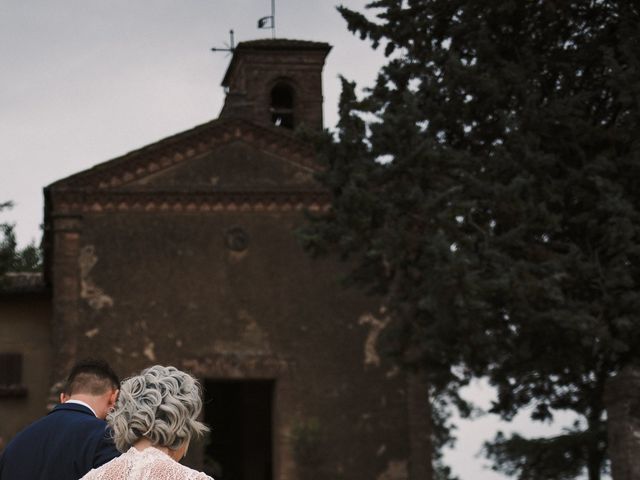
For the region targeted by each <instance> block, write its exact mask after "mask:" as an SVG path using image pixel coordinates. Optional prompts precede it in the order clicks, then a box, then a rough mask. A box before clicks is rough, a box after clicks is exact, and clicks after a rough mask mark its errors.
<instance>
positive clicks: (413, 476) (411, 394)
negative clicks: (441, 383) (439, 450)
mask: <svg viewBox="0 0 640 480" xmlns="http://www.w3.org/2000/svg"><path fill="white" fill-rule="evenodd" d="M408 375H409V379H408V382H409V385H408V387H409V388H408V408H409V428H410V432H411V435H410V439H409V440H410V449H411V457H410V460H409V480H434V479H433V442H432V439H431V436H432V431H433V417H432V412H431V408H432V407H431V400H430V398H429V384H428V382H427V379H426V375H425V374H424V372H423V371H422V370H417V371H415V372H409V374H408Z"/></svg>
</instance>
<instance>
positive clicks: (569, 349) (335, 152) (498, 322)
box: [303, 0, 640, 480]
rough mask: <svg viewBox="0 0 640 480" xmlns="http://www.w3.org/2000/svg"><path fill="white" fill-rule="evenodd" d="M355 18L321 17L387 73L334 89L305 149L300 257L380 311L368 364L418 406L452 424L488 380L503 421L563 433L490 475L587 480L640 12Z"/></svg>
mask: <svg viewBox="0 0 640 480" xmlns="http://www.w3.org/2000/svg"><path fill="white" fill-rule="evenodd" d="M366 8H367V9H368V10H369V11H371V12H373V19H371V18H369V17H368V16H366V15H365V14H363V13H361V12H356V11H353V10H349V9H347V8H344V7H339V11H340V13H341V14H342V15H343V17H344V18H345V19H346V21H347V24H348V28H349V29H350V30H351V31H352V32H354V33H357V34H359V35H360V36H361V37H362V38H363V39H368V40H369V41H371V42H372V44H373V46H374V47H375V48H378V47H380V48H384V52H385V55H386V56H387V62H386V64H385V65H384V66H383V67H382V69H381V70H380V72H379V74H378V77H377V79H376V82H375V84H374V85H373V87H371V88H370V89H369V90H367V91H366V92H365V94H364V95H363V97H362V98H360V99H358V98H357V97H356V94H355V92H356V89H355V85H353V84H352V83H349V82H348V81H346V80H344V81H343V97H342V101H341V106H340V122H339V124H338V126H337V131H336V132H335V135H334V136H333V137H327V138H326V139H325V140H326V141H325V143H324V146H323V147H322V148H321V150H320V158H321V159H323V160H324V162H325V165H326V171H325V173H324V174H323V175H322V176H321V178H320V179H321V181H322V182H323V183H324V184H325V185H326V186H327V188H328V189H329V191H330V192H331V194H332V200H333V203H332V209H331V211H330V212H329V213H328V214H326V215H323V216H319V217H314V218H312V219H311V221H310V222H309V225H308V226H307V227H306V229H305V230H304V231H303V240H304V242H305V246H306V247H307V248H308V249H309V251H311V252H313V253H321V252H338V253H339V254H340V255H341V256H342V257H344V258H346V259H348V260H349V261H350V262H351V263H350V265H351V266H352V270H351V275H350V277H349V279H350V280H351V281H352V282H353V283H355V284H358V285H360V286H362V287H365V288H366V289H367V290H368V291H369V292H370V293H373V294H376V295H379V296H380V297H381V298H382V299H383V300H382V301H383V302H384V304H385V306H386V308H387V309H388V311H389V314H390V318H391V319H392V321H391V322H390V323H389V325H388V327H387V328H386V330H385V331H384V332H383V335H381V338H380V344H379V347H380V349H381V350H382V351H383V352H385V353H386V354H387V355H389V356H390V357H392V358H395V359H396V360H397V361H398V362H399V363H400V364H402V365H403V366H405V367H406V368H409V369H415V368H419V369H422V370H424V371H425V372H426V373H427V375H428V378H429V382H430V385H431V389H432V392H433V395H432V397H433V398H432V400H437V399H438V398H444V397H446V398H449V399H450V400H453V401H454V402H456V403H457V404H459V405H461V406H463V407H464V404H463V403H462V402H460V401H459V399H458V397H457V393H456V392H457V389H458V388H459V387H460V386H461V385H463V384H464V383H465V382H466V381H467V380H468V378H469V377H470V376H474V375H475V376H487V377H488V378H489V380H490V382H491V383H492V384H493V385H494V386H495V387H496V389H497V399H496V401H495V403H494V405H493V407H492V411H493V412H494V413H496V414H499V415H501V416H502V417H503V418H505V419H510V418H511V417H512V416H513V415H515V414H516V413H517V412H518V411H520V410H521V409H522V408H524V407H531V406H532V407H533V415H532V416H533V418H534V419H536V420H541V421H544V420H549V419H551V418H552V417H553V412H554V411H558V410H569V411H573V412H575V413H576V414H577V415H578V416H579V422H577V423H576V425H574V426H573V427H572V428H571V429H569V430H568V431H567V432H564V433H563V434H562V435H560V436H558V437H556V438H553V439H525V438H522V437H519V436H514V437H512V438H505V437H504V436H498V437H497V438H496V439H494V441H493V442H492V443H489V444H488V445H487V447H486V449H485V450H486V452H487V454H488V455H489V457H490V458H493V459H494V460H495V462H496V463H495V468H496V469H498V470H502V471H504V472H506V473H509V474H512V475H516V476H518V477H519V478H521V479H523V480H524V479H530V478H576V477H577V476H578V475H579V474H580V472H581V471H583V470H586V471H587V473H588V477H589V479H590V480H597V479H599V478H600V476H601V474H602V472H603V471H604V470H605V466H606V406H605V405H604V400H603V392H604V385H605V383H606V382H607V380H608V379H609V378H610V377H611V376H613V375H616V373H617V372H618V371H619V370H620V368H622V366H624V365H626V364H628V363H632V362H637V361H638V360H639V359H638V356H639V355H640V352H639V351H638V350H637V348H636V346H637V345H638V341H639V340H640V317H639V314H638V312H640V309H639V308H638V307H640V294H639V293H638V284H639V280H640V247H639V245H640V188H639V187H638V185H640V158H639V152H640V144H639V140H638V132H639V131H640V108H639V107H640V28H638V25H640V7H639V6H638V4H637V3H636V2H634V1H631V0H624V1H623V0H620V1H614V0H592V1H572V2H558V1H552V0H539V1H532V2H523V1H516V0H512V1H501V2H495V1H493V0H405V1H402V0H378V1H374V2H372V3H370V4H368V5H367V6H366ZM436 404H437V401H436ZM569 459H570V461H569ZM542 464H543V465H544V468H542V469H541V468H540V465H542Z"/></svg>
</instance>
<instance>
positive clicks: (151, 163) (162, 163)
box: [47, 119, 319, 191]
mask: <svg viewBox="0 0 640 480" xmlns="http://www.w3.org/2000/svg"><path fill="white" fill-rule="evenodd" d="M233 141H243V142H245V143H247V144H249V145H252V146H254V147H255V148H257V149H260V150H263V151H267V152H269V153H272V154H274V155H275V156H278V157H281V158H283V161H287V162H290V163H294V164H298V165H300V166H301V167H303V168H305V169H308V170H310V171H318V170H319V168H318V166H317V164H316V163H315V162H314V152H313V149H312V148H311V147H310V145H308V144H307V143H304V142H301V141H299V140H297V139H296V138H295V137H293V135H292V134H291V133H290V132H288V131H285V130H284V129H279V128H277V127H266V126H259V125H256V124H253V123H250V122H247V121H244V120H240V119H229V120H213V121H211V122H208V123H205V124H203V125H200V126H198V127H195V128H193V129H191V130H188V131H186V132H182V133H179V134H177V135H174V136H172V137H168V138H165V139H164V140H160V141H159V142H156V143H153V144H151V145H148V146H146V147H144V148H141V149H139V150H135V151H133V152H130V153H128V154H126V155H123V156H122V157H118V158H115V159H113V160H109V161H107V162H104V163H101V164H99V165H96V166H94V167H93V168H91V169H89V170H85V171H83V172H80V173H77V174H75V175H72V176H70V177H67V178H65V179H62V180H59V181H57V182H55V183H53V184H51V185H50V186H48V187H47V190H52V191H61V190H78V189H81V190H95V189H100V190H108V189H113V188H119V187H123V186H126V185H128V184H130V183H132V182H135V181H137V180H140V179H142V178H144V177H146V176H148V175H152V174H156V173H158V172H160V171H162V170H164V169H167V168H170V167H173V166H175V165H177V164H179V163H182V162H184V161H187V160H189V159H191V158H194V157H197V156H200V155H203V154H206V153H207V152H210V151H212V150H213V149H215V148H216V147H220V146H222V145H225V144H228V143H231V142H233Z"/></svg>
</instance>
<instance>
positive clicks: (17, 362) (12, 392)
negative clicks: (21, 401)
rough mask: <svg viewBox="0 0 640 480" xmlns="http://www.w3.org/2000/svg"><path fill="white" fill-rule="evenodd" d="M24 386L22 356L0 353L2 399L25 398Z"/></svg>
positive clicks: (0, 392) (0, 395)
mask: <svg viewBox="0 0 640 480" xmlns="http://www.w3.org/2000/svg"><path fill="white" fill-rule="evenodd" d="M26 394H27V389H26V387H25V386H24V385H23V384H22V354H20V353H0V397H24V396H25V395H26Z"/></svg>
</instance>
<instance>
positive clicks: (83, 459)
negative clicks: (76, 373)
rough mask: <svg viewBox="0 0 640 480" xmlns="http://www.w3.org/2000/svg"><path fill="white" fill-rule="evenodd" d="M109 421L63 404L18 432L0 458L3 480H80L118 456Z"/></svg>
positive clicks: (86, 410) (85, 410)
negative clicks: (109, 428)
mask: <svg viewBox="0 0 640 480" xmlns="http://www.w3.org/2000/svg"><path fill="white" fill-rule="evenodd" d="M118 455H120V453H119V452H118V451H117V450H116V447H115V446H114V444H113V440H112V439H111V436H110V431H109V430H108V427H107V423H106V422H105V421H104V420H100V419H99V418H96V417H95V415H94V414H93V413H92V412H91V410H89V409H88V408H87V407H85V406H83V405H79V404H77V403H63V404H60V405H58V406H57V407H56V408H54V409H53V410H52V411H51V412H49V414H48V415H47V416H46V417H43V418H41V419H40V420H38V421H36V422H35V423H32V424H31V425H29V426H28V427H27V428H25V429H24V430H22V431H21V432H20V433H18V434H17V435H16V436H15V437H14V438H13V440H11V441H10V442H9V444H8V445H7V446H6V448H5V449H4V452H3V453H2V457H1V458H0V480H78V479H79V478H81V477H82V476H83V475H84V474H85V473H87V472H88V471H89V470H91V469H92V468H96V467H99V466H100V465H102V464H103V463H106V462H108V461H109V460H111V459H113V458H115V457H117V456H118Z"/></svg>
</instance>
